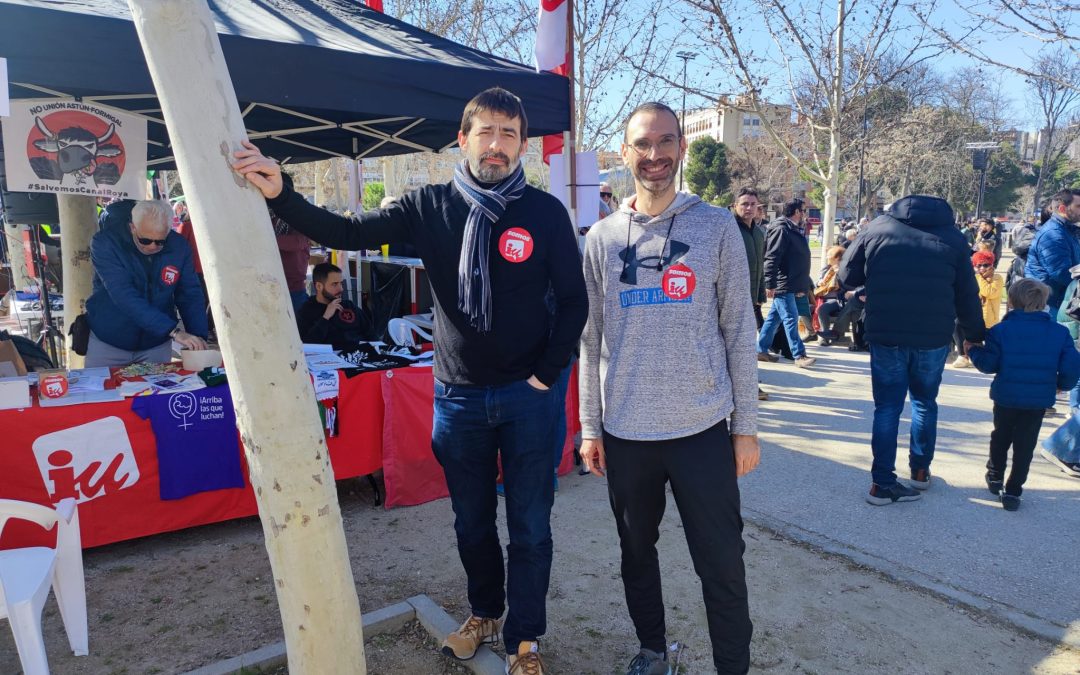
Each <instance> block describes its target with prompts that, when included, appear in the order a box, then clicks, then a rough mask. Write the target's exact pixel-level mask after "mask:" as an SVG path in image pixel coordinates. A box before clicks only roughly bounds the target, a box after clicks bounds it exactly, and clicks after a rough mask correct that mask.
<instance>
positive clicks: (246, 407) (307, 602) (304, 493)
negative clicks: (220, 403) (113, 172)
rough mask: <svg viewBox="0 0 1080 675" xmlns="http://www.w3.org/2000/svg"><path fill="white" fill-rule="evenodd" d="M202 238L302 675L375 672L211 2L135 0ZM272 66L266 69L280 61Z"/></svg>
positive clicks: (292, 662) (289, 638)
mask: <svg viewBox="0 0 1080 675" xmlns="http://www.w3.org/2000/svg"><path fill="white" fill-rule="evenodd" d="M128 4H129V5H130V6H131V10H132V11H131V13H132V17H133V19H134V22H135V26H136V29H137V30H138V33H139V40H140V41H141V43H142V47H143V52H144V54H145V55H146V62H147V65H148V67H149V70H150V74H151V76H152V78H153V81H154V87H155V89H156V90H157V95H158V100H159V101H160V102H161V109H162V112H163V113H164V116H165V122H166V124H167V126H168V129H169V137H170V139H171V141H172V148H173V151H174V153H175V156H176V163H177V167H178V169H179V171H180V178H181V180H182V181H183V184H184V188H185V189H186V191H187V194H188V195H189V197H190V198H191V199H190V200H189V201H188V204H189V206H190V208H191V211H192V222H193V223H194V226H195V232H196V235H197V237H198V240H199V254H200V257H201V259H202V263H203V269H204V271H205V274H206V280H207V285H208V287H209V293H210V302H211V307H212V309H213V313H214V317H215V319H216V325H217V331H218V337H219V338H220V340H221V344H222V347H223V352H224V357H225V366H226V369H227V371H228V373H229V385H230V388H231V390H232V397H233V403H234V405H235V408H236V419H237V425H238V426H239V428H240V432H241V438H242V439H243V442H244V449H245V453H246V457H247V462H248V467H249V469H250V476H251V483H252V486H253V487H254V488H255V494H256V499H257V502H258V505H259V517H260V518H261V520H262V524H263V534H264V536H265V539H266V548H267V551H268V553H269V556H270V566H271V569H272V571H273V575H274V590H275V591H276V593H277V598H278V605H279V607H280V610H281V620H282V624H283V626H284V632H285V644H286V647H287V649H288V655H289V672H291V673H293V675H298V674H300V673H305V674H311V675H325V674H327V673H335V674H336V673H361V674H362V673H364V672H366V669H365V665H364V643H363V634H362V629H361V623H360V606H359V602H358V600H357V596H356V587H355V586H354V584H353V576H352V570H351V567H350V564H349V556H348V551H347V549H346V545H345V534H344V531H343V529H342V525H341V511H340V509H339V507H338V503H337V498H336V494H335V492H334V480H333V474H332V472H331V470H330V463H329V457H328V455H327V448H326V443H325V441H324V439H323V434H322V430H321V428H320V425H319V419H318V414H317V412H316V403H315V396H314V392H313V390H312V387H311V382H310V380H309V378H308V373H307V369H306V368H305V367H304V358H303V355H302V352H301V346H300V340H299V337H298V336H297V333H296V329H295V324H296V319H295V317H294V316H293V312H292V309H291V307H290V305H289V301H288V298H289V294H288V292H287V291H286V286H285V278H284V274H283V272H282V269H281V262H280V258H279V256H278V252H277V248H276V246H275V243H274V236H273V229H272V227H271V225H270V219H269V216H268V213H267V209H266V203H265V202H264V200H263V198H262V197H261V196H260V195H259V193H258V192H256V190H255V189H254V188H252V187H250V186H249V185H248V184H247V183H246V181H245V180H244V179H243V178H241V177H240V176H237V175H236V174H235V173H233V171H232V170H231V168H230V164H229V162H230V160H231V159H232V152H233V151H234V150H237V149H239V148H240V141H241V140H242V139H244V138H245V136H246V134H245V131H244V123H243V119H242V117H241V116H240V109H239V107H238V105H237V101H236V93H235V91H234V90H233V86H232V82H231V80H230V78H229V73H228V70H227V68H226V64H225V58H224V56H223V55H222V51H221V45H220V43H219V41H218V38H217V35H216V33H215V30H214V23H213V20H212V18H211V14H210V10H209V8H208V7H207V5H206V1H205V0H129V3H128ZM272 67H273V64H267V68H272Z"/></svg>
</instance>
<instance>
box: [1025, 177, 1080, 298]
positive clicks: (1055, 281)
mask: <svg viewBox="0 0 1080 675" xmlns="http://www.w3.org/2000/svg"><path fill="white" fill-rule="evenodd" d="M1050 212H1051V213H1052V215H1051V216H1050V220H1048V221H1046V224H1045V225H1043V226H1042V227H1041V228H1040V229H1039V231H1038V233H1037V234H1036V235H1035V240H1034V241H1033V242H1031V248H1030V249H1028V257H1027V264H1026V265H1024V276H1025V277H1026V278H1028V279H1034V280H1036V281H1041V282H1043V283H1044V284H1046V285H1047V286H1049V287H1050V299H1049V300H1048V301H1047V303H1046V306H1047V309H1049V310H1050V316H1057V311H1058V307H1060V306H1061V303H1062V301H1063V300H1064V299H1065V289H1066V288H1067V287H1068V286H1069V282H1070V281H1072V276H1071V275H1070V274H1069V268H1070V267H1072V266H1073V265H1080V239H1078V237H1080V228H1078V227H1077V225H1076V224H1077V223H1080V190H1070V189H1068V188H1066V189H1064V190H1062V191H1061V192H1058V193H1057V194H1055V195H1054V196H1053V198H1052V199H1051V200H1050Z"/></svg>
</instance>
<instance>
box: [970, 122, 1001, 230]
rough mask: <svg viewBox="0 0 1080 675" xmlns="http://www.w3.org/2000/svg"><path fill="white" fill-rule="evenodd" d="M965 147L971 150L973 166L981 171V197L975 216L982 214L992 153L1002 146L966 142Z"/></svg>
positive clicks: (989, 142) (977, 203)
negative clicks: (987, 171) (987, 172)
mask: <svg viewBox="0 0 1080 675" xmlns="http://www.w3.org/2000/svg"><path fill="white" fill-rule="evenodd" d="M964 147H965V148H967V149H968V150H971V168H972V169H975V170H976V171H978V172H979V197H978V200H977V201H976V202H975V217H976V218H979V217H981V216H982V205H983V192H985V191H986V170H987V169H988V168H989V166H990V153H991V152H993V151H994V150H998V149H999V148H1000V146H999V145H998V144H997V143H995V142H993V141H987V142H984V143H966V144H965V145H964Z"/></svg>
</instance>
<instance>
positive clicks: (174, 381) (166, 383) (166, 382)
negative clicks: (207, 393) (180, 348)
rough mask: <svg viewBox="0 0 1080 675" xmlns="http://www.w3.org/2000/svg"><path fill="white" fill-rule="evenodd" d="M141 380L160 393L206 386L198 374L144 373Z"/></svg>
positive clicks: (191, 389)
mask: <svg viewBox="0 0 1080 675" xmlns="http://www.w3.org/2000/svg"><path fill="white" fill-rule="evenodd" d="M143 381H144V382H149V383H150V384H151V385H153V387H154V389H155V390H157V391H159V392H162V393H175V392H178V391H195V390H197V389H205V388H206V383H204V382H203V381H202V379H201V378H200V377H199V376H198V375H186V376H180V375H144V376H143Z"/></svg>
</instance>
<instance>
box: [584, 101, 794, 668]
mask: <svg viewBox="0 0 1080 675" xmlns="http://www.w3.org/2000/svg"><path fill="white" fill-rule="evenodd" d="M685 153H686V138H685V137H684V136H683V135H682V133H681V131H680V129H679V122H678V117H677V115H676V114H675V113H674V112H673V111H672V110H671V108H669V107H668V106H666V105H664V104H662V103H645V104H642V105H640V106H638V107H637V108H636V109H635V110H634V111H633V112H632V113H631V115H630V117H629V119H628V121H627V125H626V132H625V137H624V141H623V145H622V157H623V161H624V162H625V163H626V165H627V167H628V168H629V169H630V172H631V174H632V175H633V176H634V183H635V186H636V188H637V190H636V194H635V195H634V196H633V197H632V198H631V199H630V200H629V201H628V202H624V205H623V206H622V207H621V208H620V210H619V212H618V213H615V214H613V215H611V216H608V217H607V218H605V219H604V220H602V221H601V222H599V223H598V224H596V225H595V226H594V227H593V228H592V230H590V231H589V234H588V236H587V237H586V240H585V263H584V264H585V284H586V287H587V288H588V291H589V319H588V322H587V323H586V325H585V332H584V334H583V335H582V339H581V361H580V368H581V402H580V406H581V423H582V432H581V434H582V444H581V451H580V453H581V457H582V460H583V461H584V462H585V463H586V464H587V465H588V466H589V468H590V469H591V470H592V472H593V473H596V474H597V475H601V476H603V475H604V473H605V472H606V473H607V479H608V496H609V498H610V501H611V508H612V511H613V513H614V515H615V522H616V526H617V528H618V533H619V543H620V546H621V548H622V579H623V587H624V590H625V592H626V605H627V608H628V610H629V612H630V618H631V619H632V620H633V622H634V628H635V629H636V632H637V638H638V640H639V642H640V651H639V652H638V654H637V655H636V656H635V657H634V658H633V660H632V661H631V662H630V666H629V668H628V669H627V673H628V674H631V675H663V674H664V673H670V672H671V668H670V665H669V664H668V663H667V656H666V653H667V638H666V628H665V623H664V600H663V596H662V594H661V579H660V563H659V560H658V557H657V551H656V542H657V538H658V537H659V535H660V530H659V528H660V521H661V519H662V518H663V515H664V509H665V507H666V501H667V498H666V495H665V491H666V486H667V484H668V483H670V484H671V490H672V492H673V493H674V495H675V502H676V504H677V505H678V508H679V515H680V516H681V517H682V524H683V528H684V531H685V533H686V540H687V544H688V545H689V547H690V555H691V557H692V558H693V560H694V569H695V570H696V571H697V573H698V576H699V577H700V578H701V585H702V590H703V593H704V596H705V614H706V617H707V620H708V624H709V636H710V638H711V640H712V649H713V663H714V665H715V666H716V670H717V672H719V673H746V672H747V671H748V670H749V668H750V637H751V634H752V632H753V625H752V624H751V622H750V611H749V606H748V603H747V590H746V572H745V568H744V566H743V550H744V549H745V544H744V542H743V538H742V518H741V516H740V499H739V486H738V481H737V479H738V477H739V476H742V475H745V474H746V473H748V472H750V471H751V470H753V469H754V467H756V466H757V464H758V461H759V457H760V450H759V446H758V439H757V397H756V396H755V390H756V389H757V369H756V367H755V365H756V364H755V362H754V332H755V321H754V313H753V309H752V305H751V302H750V301H751V295H750V279H749V276H748V275H747V264H746V251H745V247H744V245H743V241H742V238H741V237H740V234H739V225H737V224H736V222H735V219H734V218H732V216H731V213H730V212H728V211H727V210H726V209H722V208H717V207H714V206H710V205H709V204H706V203H705V202H703V201H702V200H701V199H700V198H698V197H697V196H694V195H691V194H687V193H684V192H677V191H676V189H675V183H674V180H675V175H676V171H677V168H678V165H679V163H680V162H681V161H682V159H683V157H684V155H685ZM800 236H801V235H800ZM646 372H648V373H651V375H648V376H646V375H645V373H646ZM642 377H648V378H649V386H642V384H641V383H642V379H641V378H642ZM643 411H647V414H642V413H643Z"/></svg>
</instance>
